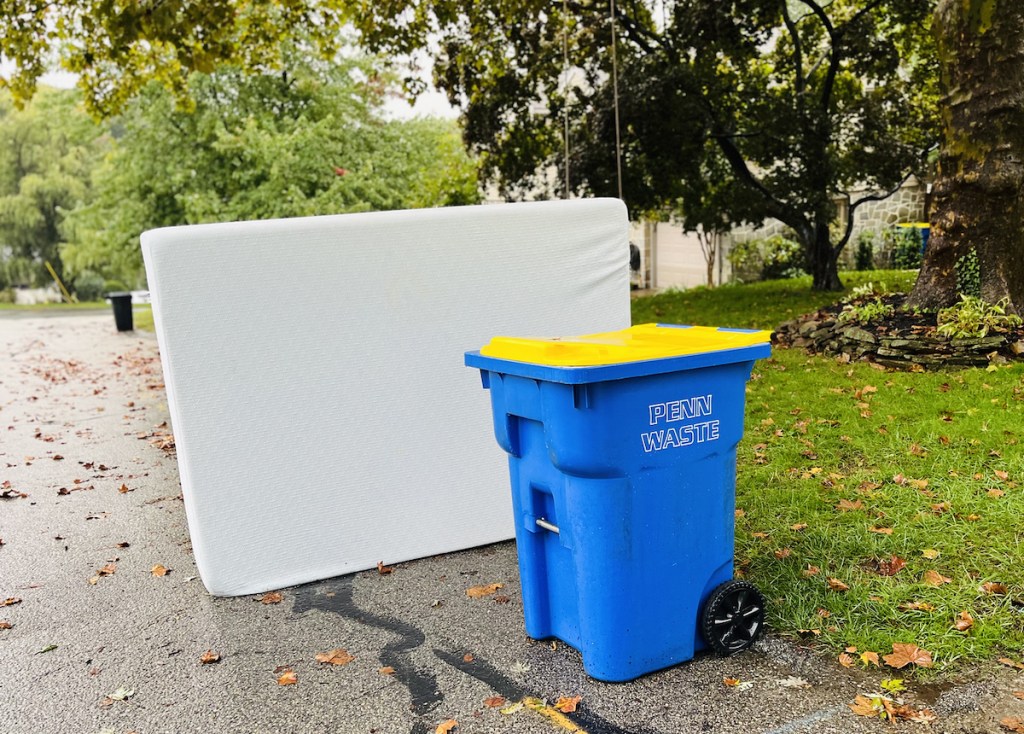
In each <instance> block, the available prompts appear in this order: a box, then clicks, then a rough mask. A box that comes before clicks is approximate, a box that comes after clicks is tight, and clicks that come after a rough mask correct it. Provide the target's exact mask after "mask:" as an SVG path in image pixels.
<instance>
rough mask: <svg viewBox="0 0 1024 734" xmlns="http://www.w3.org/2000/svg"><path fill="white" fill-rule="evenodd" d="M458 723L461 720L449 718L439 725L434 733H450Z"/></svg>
mask: <svg viewBox="0 0 1024 734" xmlns="http://www.w3.org/2000/svg"><path fill="white" fill-rule="evenodd" d="M458 725H459V722H457V721H456V720H455V719H448V721H444V722H442V723H440V724H438V725H437V728H436V729H434V734H448V732H450V731H451V730H452V729H454V728H455V727H457V726H458Z"/></svg>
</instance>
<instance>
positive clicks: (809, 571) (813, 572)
mask: <svg viewBox="0 0 1024 734" xmlns="http://www.w3.org/2000/svg"><path fill="white" fill-rule="evenodd" d="M819 573H821V569H820V568H818V567H817V566H812V565H810V564H808V565H807V568H805V569H804V570H803V571H801V572H800V575H801V576H803V577H804V578H805V579H809V578H811V577H812V576H817V575H818V574H819Z"/></svg>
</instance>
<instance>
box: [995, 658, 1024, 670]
mask: <svg viewBox="0 0 1024 734" xmlns="http://www.w3.org/2000/svg"><path fill="white" fill-rule="evenodd" d="M999 662H1000V663H1002V664H1003V665H1006V666H1007V667H1010V668H1016V669H1017V670H1024V663H1021V662H1018V661H1017V660H1013V659H1012V658H999Z"/></svg>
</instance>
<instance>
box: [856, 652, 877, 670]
mask: <svg viewBox="0 0 1024 734" xmlns="http://www.w3.org/2000/svg"><path fill="white" fill-rule="evenodd" d="M860 662H861V664H862V665H864V667H867V666H868V665H874V666H875V667H876V668H879V667H881V665H880V664H879V662H878V653H877V652H871V651H870V650H866V651H864V652H862V653H861V654H860Z"/></svg>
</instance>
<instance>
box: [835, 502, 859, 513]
mask: <svg viewBox="0 0 1024 734" xmlns="http://www.w3.org/2000/svg"><path fill="white" fill-rule="evenodd" d="M863 507H864V503H863V502H861V501H860V500H857V501H856V502H850V500H839V504H838V505H836V509H837V510H839V511H840V512H852V511H854V510H859V509H861V508H863Z"/></svg>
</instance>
